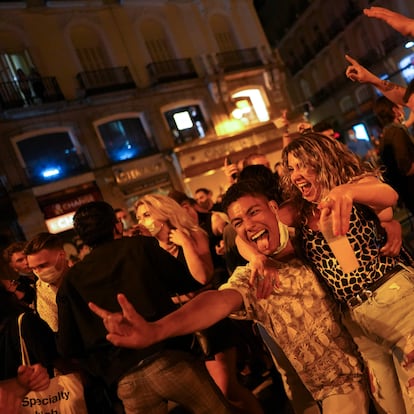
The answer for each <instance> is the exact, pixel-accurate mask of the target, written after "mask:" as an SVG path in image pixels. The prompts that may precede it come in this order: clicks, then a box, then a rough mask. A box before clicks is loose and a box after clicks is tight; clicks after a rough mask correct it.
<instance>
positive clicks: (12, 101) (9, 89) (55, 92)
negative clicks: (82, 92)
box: [0, 76, 65, 111]
mask: <svg viewBox="0 0 414 414" xmlns="http://www.w3.org/2000/svg"><path fill="white" fill-rule="evenodd" d="M22 86H23V85H22V84H21V83H19V82H18V81H10V82H2V83H0V106H1V109H2V110H3V111H4V110H7V109H13V108H21V107H24V106H32V105H38V104H41V103H46V102H58V101H63V100H64V99H65V97H64V96H63V94H62V92H61V90H60V87H59V84H58V82H57V80H56V78H55V77H51V76H49V77H42V78H37V79H36V80H32V81H27V82H25V83H24V87H23V88H22ZM23 90H24V93H23Z"/></svg>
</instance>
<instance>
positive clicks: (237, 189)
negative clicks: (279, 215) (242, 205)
mask: <svg viewBox="0 0 414 414" xmlns="http://www.w3.org/2000/svg"><path fill="white" fill-rule="evenodd" d="M246 196H259V197H264V198H266V199H267V200H270V198H269V196H268V195H267V190H266V189H265V188H263V186H262V185H261V183H259V182H257V181H256V180H243V181H240V182H238V183H236V184H233V185H232V186H231V187H229V189H228V190H227V191H226V193H225V194H224V196H223V200H222V201H221V205H222V207H223V210H224V211H225V212H227V210H228V208H229V207H230V204H232V203H234V202H236V201H237V200H238V199H239V198H242V197H246Z"/></svg>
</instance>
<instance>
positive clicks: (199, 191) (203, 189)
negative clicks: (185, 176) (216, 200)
mask: <svg viewBox="0 0 414 414" xmlns="http://www.w3.org/2000/svg"><path fill="white" fill-rule="evenodd" d="M197 193H204V194H206V195H209V194H212V191H211V190H209V189H208V188H205V187H202V188H197V190H195V192H194V194H197Z"/></svg>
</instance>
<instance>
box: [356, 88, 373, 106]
mask: <svg viewBox="0 0 414 414" xmlns="http://www.w3.org/2000/svg"><path fill="white" fill-rule="evenodd" d="M355 96H356V99H357V102H358V103H359V104H361V103H364V102H367V101H369V100H370V99H371V98H372V87H371V86H370V85H361V86H360V87H358V89H357V90H356V91H355Z"/></svg>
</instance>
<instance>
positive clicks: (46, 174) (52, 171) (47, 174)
mask: <svg viewBox="0 0 414 414" xmlns="http://www.w3.org/2000/svg"><path fill="white" fill-rule="evenodd" d="M59 174H60V170H59V168H48V169H46V170H43V171H42V176H43V178H51V177H56V176H57V175H59Z"/></svg>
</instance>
